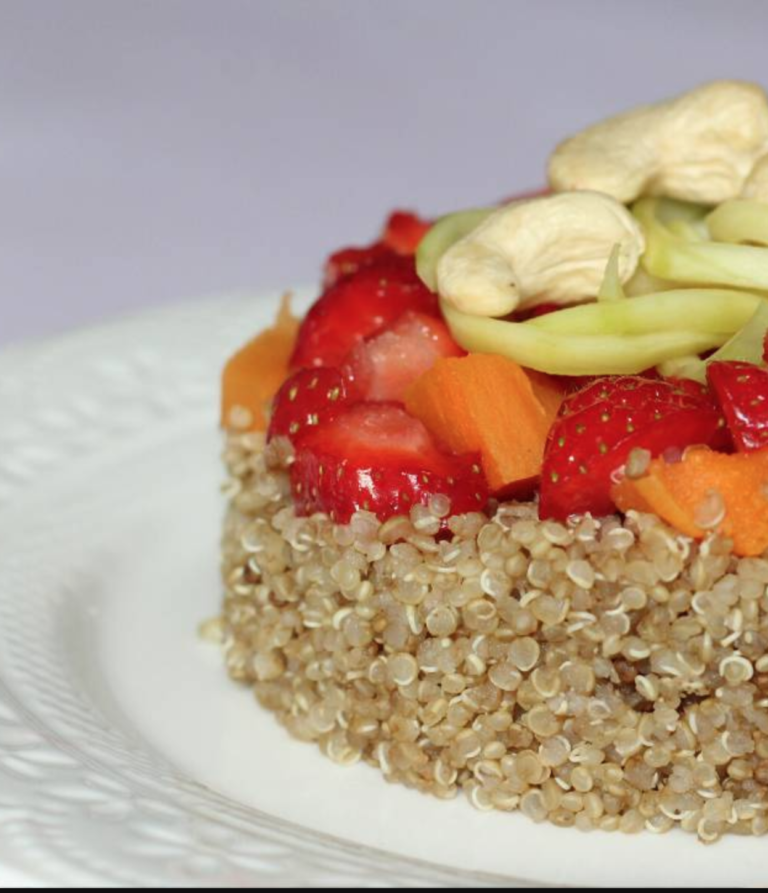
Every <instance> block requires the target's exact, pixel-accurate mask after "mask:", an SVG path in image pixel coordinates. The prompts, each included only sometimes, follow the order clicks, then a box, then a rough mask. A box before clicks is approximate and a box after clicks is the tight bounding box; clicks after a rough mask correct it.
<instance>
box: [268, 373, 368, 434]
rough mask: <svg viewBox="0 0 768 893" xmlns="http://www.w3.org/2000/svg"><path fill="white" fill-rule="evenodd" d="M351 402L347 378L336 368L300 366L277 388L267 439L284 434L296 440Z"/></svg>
mask: <svg viewBox="0 0 768 893" xmlns="http://www.w3.org/2000/svg"><path fill="white" fill-rule="evenodd" d="M353 402H355V394H354V389H353V387H352V385H351V382H350V381H349V380H348V379H347V377H346V376H344V375H342V373H341V372H340V371H339V370H338V369H333V368H330V367H329V368H327V369H302V370H301V371H300V372H297V373H296V374H295V375H292V376H291V377H290V378H289V379H288V381H286V383H285V384H284V385H283V386H282V387H281V388H280V390H279V391H278V392H277V396H276V397H275V399H274V402H273V404H272V419H271V421H270V425H269V432H268V435H267V439H268V440H272V438H273V437H288V438H290V440H292V441H293V442H294V443H298V442H299V440H300V439H301V438H303V437H304V435H305V434H306V433H307V431H309V430H311V429H312V428H314V427H316V426H317V425H322V424H325V423H326V422H329V421H330V420H331V419H332V418H334V417H335V416H337V415H338V414H339V412H341V411H342V410H343V409H345V408H346V407H347V406H349V405H350V404H351V403H353Z"/></svg>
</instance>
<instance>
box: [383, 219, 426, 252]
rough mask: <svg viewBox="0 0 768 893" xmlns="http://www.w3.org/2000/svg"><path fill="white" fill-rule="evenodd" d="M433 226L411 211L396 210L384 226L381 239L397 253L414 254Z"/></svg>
mask: <svg viewBox="0 0 768 893" xmlns="http://www.w3.org/2000/svg"><path fill="white" fill-rule="evenodd" d="M431 226H432V222H431V221H429V220H423V219H422V218H421V217H419V216H418V215H416V214H414V213H413V212H411V211H394V212H393V213H392V214H391V215H390V216H389V219H388V220H387V222H386V224H385V226H384V232H383V233H382V234H381V241H382V242H383V243H384V244H385V245H386V246H387V247H388V248H391V249H392V251H395V252H397V254H404V255H413V254H415V253H416V249H417V248H418V247H419V243H420V242H421V240H422V239H423V238H424V236H426V234H427V232H428V230H429V229H430V227H431Z"/></svg>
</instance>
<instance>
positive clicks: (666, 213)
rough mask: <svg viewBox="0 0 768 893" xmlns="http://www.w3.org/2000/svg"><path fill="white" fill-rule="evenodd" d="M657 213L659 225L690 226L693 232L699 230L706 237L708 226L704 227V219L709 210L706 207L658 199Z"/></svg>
mask: <svg viewBox="0 0 768 893" xmlns="http://www.w3.org/2000/svg"><path fill="white" fill-rule="evenodd" d="M653 201H654V203H655V213H656V217H657V218H658V220H659V223H661V224H663V225H665V226H669V225H670V224H672V223H685V224H688V225H689V226H690V227H691V228H692V230H698V231H699V232H700V234H701V235H703V236H704V237H706V232H707V229H706V226H703V227H702V223H703V221H704V218H705V217H706V216H707V213H708V211H709V208H707V207H706V206H705V205H697V204H694V203H693V202H684V201H680V200H679V199H676V198H656V199H653Z"/></svg>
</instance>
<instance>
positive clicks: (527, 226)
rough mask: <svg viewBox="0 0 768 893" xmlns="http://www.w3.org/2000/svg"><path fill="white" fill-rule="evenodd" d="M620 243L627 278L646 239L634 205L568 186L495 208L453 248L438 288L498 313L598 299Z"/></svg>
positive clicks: (460, 306)
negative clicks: (558, 191) (562, 190)
mask: <svg viewBox="0 0 768 893" xmlns="http://www.w3.org/2000/svg"><path fill="white" fill-rule="evenodd" d="M615 245H619V276H620V278H621V281H622V283H624V282H626V281H627V280H628V279H629V278H630V277H631V276H632V274H633V273H634V272H635V269H636V268H637V265H638V261H639V259H640V256H641V255H642V253H643V251H644V250H645V239H644V237H643V233H642V229H641V228H640V225H639V224H638V223H637V221H636V220H635V219H634V217H633V216H632V215H631V214H630V213H629V211H627V209H626V208H625V207H624V206H623V205H621V204H620V203H619V202H617V201H616V200H615V199H613V198H611V197H610V196H608V195H602V194H600V193H597V192H566V193H562V194H559V195H553V196H547V197H545V198H537V199H533V200H531V201H525V202H520V203H518V204H514V205H509V206H507V207H504V208H501V209H500V210H498V211H496V212H494V213H493V214H491V216H490V217H488V218H487V219H486V220H485V221H484V222H483V223H481V224H480V226H478V227H477V228H476V229H475V230H473V231H472V232H471V233H469V235H467V236H465V237H464V238H463V239H461V240H459V241H458V242H456V243H455V244H454V245H453V246H452V247H451V248H449V249H448V250H447V251H446V252H445V254H444V255H443V256H442V257H441V258H440V261H439V262H438V265H437V287H438V292H439V293H440V295H441V297H442V298H443V299H444V300H445V301H447V302H448V304H450V305H451V306H453V307H455V308H456V309H457V310H461V311H463V312H464V313H471V314H473V315H475V316H491V317H497V316H506V315H507V314H508V313H511V312H512V311H513V310H515V309H518V308H524V307H533V306H535V305H536V304H540V303H543V302H549V301H551V302H554V303H557V304H569V303H573V302H575V301H579V300H581V299H583V298H594V297H595V295H596V294H597V292H598V290H599V288H600V283H601V282H602V279H603V275H604V273H605V269H606V265H607V263H608V258H609V257H610V254H611V251H612V250H613V248H614V246H615Z"/></svg>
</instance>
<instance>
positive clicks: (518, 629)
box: [204, 434, 768, 843]
mask: <svg viewBox="0 0 768 893" xmlns="http://www.w3.org/2000/svg"><path fill="white" fill-rule="evenodd" d="M225 462H226V465H227V468H228V471H229V475H230V481H229V484H228V485H227V494H228V496H229V498H230V506H229V511H228V515H227V519H226V522H225V529H224V537H223V575H224V581H225V588H226V594H225V599H224V607H223V613H222V616H221V618H220V619H218V620H216V621H213V622H212V623H209V624H207V625H206V627H205V629H204V632H205V634H206V635H207V636H208V637H210V638H212V639H217V640H219V641H221V642H222V644H223V648H224V651H225V655H226V665H227V670H228V672H229V675H230V676H231V677H232V678H233V679H234V680H236V681H237V682H240V683H244V684H247V685H250V686H253V689H254V691H255V693H256V697H257V698H258V700H259V702H260V703H261V704H262V705H263V706H264V707H266V708H267V709H268V710H271V711H272V712H274V713H275V714H276V716H277V717H278V719H279V720H280V722H281V723H282V724H283V725H284V726H285V727H286V728H287V729H288V731H289V732H290V733H291V734H292V735H294V736H295V737H297V738H299V739H301V740H304V741H313V742H316V743H317V744H318V746H319V747H320V749H321V750H322V752H323V753H324V754H326V755H327V756H328V757H330V758H331V759H333V760H334V761H335V762H337V763H340V764H344V765H350V764H353V763H357V762H359V761H361V760H362V761H365V762H367V763H369V764H371V765H373V766H376V767H377V768H378V769H379V770H380V771H381V772H382V773H383V774H384V776H385V778H386V779H387V780H388V781H391V782H397V783H402V784H405V785H407V786H409V787H411V788H416V789H417V790H420V791H423V792H425V793H429V794H433V795H435V796H437V797H441V798H443V799H452V798H454V797H455V796H457V794H458V793H459V792H460V791H464V792H465V793H466V795H467V796H468V797H469V800H470V802H471V803H472V804H473V805H474V806H475V807H476V808H478V809H481V810H491V809H499V810H505V811H514V810H520V811H521V812H522V813H523V814H524V815H526V816H527V817H528V818H530V819H533V820H534V821H537V822H542V821H550V822H553V823H554V824H556V825H559V826H562V827H572V826H575V827H577V828H580V829H582V830H592V829H602V830H606V831H614V830H619V831H623V832H626V833H635V832H639V831H642V830H644V829H647V830H649V831H654V832H664V831H668V830H670V829H672V828H673V827H675V826H680V827H681V828H683V829H684V830H686V831H689V832H693V833H696V834H698V836H699V838H700V839H701V840H702V841H705V842H707V843H711V842H714V841H716V840H718V839H719V838H720V837H721V836H722V835H723V834H725V833H729V832H735V833H740V834H750V835H762V834H764V833H766V831H768V796H766V795H767V794H768V656H766V653H767V652H768V595H767V592H768V560H766V558H762V559H754V558H750V559H747V558H744V559H738V558H736V557H734V556H733V555H732V554H731V552H730V544H729V543H728V541H726V540H723V539H718V538H711V539H709V540H707V541H706V542H704V543H702V544H697V543H695V542H693V541H691V540H690V539H688V538H686V537H683V536H680V535H679V534H677V533H676V532H675V531H674V530H672V529H670V528H669V527H667V526H666V525H665V524H664V523H662V522H661V521H660V520H659V519H658V518H656V517H653V516H648V515H637V514H633V513H630V515H629V516H628V517H627V518H626V519H625V520H623V521H622V519H621V518H619V517H611V518H608V519H603V520H599V521H598V520H595V519H592V518H590V517H585V518H581V519H578V520H574V521H572V522H571V523H569V524H567V525H564V524H559V523H555V522H551V521H545V522H541V521H539V520H538V511H537V506H536V504H535V503H502V504H500V505H498V507H496V508H495V509H494V512H493V516H492V517H489V516H486V515H481V514H472V515H465V516H457V517H449V514H450V503H449V500H448V499H446V498H445V497H436V498H435V499H433V501H432V503H431V505H430V506H428V507H423V506H417V507H414V509H413V510H412V511H411V514H410V517H408V518H406V517H399V518H393V519H391V520H389V521H387V522H385V523H384V524H380V523H379V522H378V520H377V519H376V518H375V517H374V516H372V515H370V514H368V513H365V512H360V513H358V514H357V515H355V516H354V517H353V519H352V521H351V523H350V524H349V525H347V526H339V525H336V524H334V523H333V522H332V521H331V520H330V519H328V518H327V517H325V516H315V517H312V518H297V517H296V515H295V513H294V510H293V506H292V502H291V495H290V487H289V480H288V474H287V468H288V467H289V465H290V462H291V449H290V445H289V444H288V443H287V442H285V441H276V442H274V443H272V444H270V445H269V446H267V447H266V448H265V445H264V438H263V437H262V436H260V435H253V434H232V435H230V436H229V437H228V440H227V444H226V450H225ZM446 527H447V529H448V535H445V534H443V535H441V536H439V535H438V534H439V533H440V531H441V530H445V528H446Z"/></svg>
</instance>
